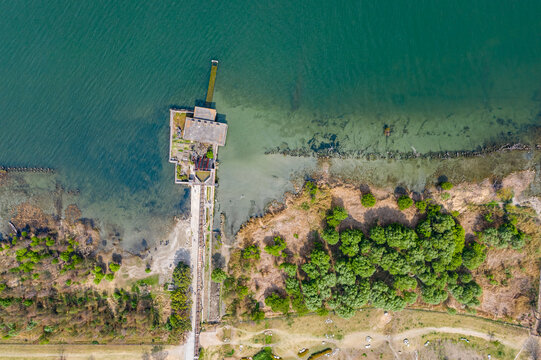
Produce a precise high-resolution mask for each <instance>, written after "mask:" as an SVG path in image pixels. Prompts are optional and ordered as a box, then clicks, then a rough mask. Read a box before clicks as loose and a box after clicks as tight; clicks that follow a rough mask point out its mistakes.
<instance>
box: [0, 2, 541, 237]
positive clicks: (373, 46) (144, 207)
mask: <svg viewBox="0 0 541 360" xmlns="http://www.w3.org/2000/svg"><path fill="white" fill-rule="evenodd" d="M0 13H1V14H2V21H0V79H1V81H0V109H1V110H2V111H1V113H0V128H1V131H2V141H1V142H0V163H2V164H6V165H24V166H49V167H54V168H56V169H58V170H59V175H58V176H59V179H58V181H59V182H61V183H62V184H63V185H65V186H66V187H67V188H72V189H75V188H76V189H80V190H81V195H80V196H79V199H78V203H79V205H80V207H81V208H82V209H83V214H84V215H85V216H87V217H95V218H97V219H99V220H101V221H102V222H103V223H107V224H109V227H111V226H112V227H113V228H120V229H121V230H122V232H123V233H124V234H125V237H126V238H127V239H128V240H129V241H128V243H129V244H131V245H132V246H136V245H137V244H138V243H139V242H140V241H141V239H142V238H149V237H150V238H151V237H153V236H154V237H156V236H158V237H159V236H161V235H159V233H160V229H161V230H163V229H162V226H163V227H165V226H167V224H169V223H170V222H166V221H162V222H155V219H162V220H163V219H164V218H168V219H170V218H171V217H172V216H173V215H178V214H181V213H183V212H184V211H185V206H186V196H187V194H186V192H185V190H184V189H182V188H181V187H178V186H174V185H173V182H172V177H173V169H172V166H171V165H169V164H168V163H167V162H166V160H167V148H168V144H167V141H168V129H167V126H168V118H167V111H168V107H169V106H170V105H191V104H193V103H194V101H195V100H197V99H201V98H203V97H204V95H205V91H206V85H207V79H208V71H209V61H210V59H212V58H216V59H218V60H220V67H219V70H218V80H217V87H216V98H215V100H216V105H217V108H218V110H219V112H221V113H224V114H226V120H227V122H228V123H229V126H230V132H229V137H228V144H227V146H226V147H225V148H224V149H223V150H222V151H221V153H220V160H221V169H220V174H219V178H220V191H219V199H220V204H221V209H222V210H223V211H226V212H230V213H233V212H235V213H234V214H233V215H232V216H233V218H234V219H235V220H234V223H235V224H233V223H232V224H231V226H232V227H231V228H232V230H234V228H236V227H237V226H238V224H240V222H241V221H242V219H243V218H244V217H245V216H246V215H248V214H255V213H258V212H260V211H261V209H262V207H263V205H264V204H265V202H267V201H269V200H271V199H273V198H276V197H279V196H280V195H281V193H282V192H283V191H284V190H287V189H291V188H292V186H291V183H290V181H289V179H290V177H291V176H292V174H293V175H295V174H296V175H299V176H302V173H303V172H304V171H306V170H310V169H313V168H314V166H316V165H315V161H314V160H313V159H297V158H283V157H280V156H265V155H264V152H265V151H266V150H268V149H270V148H276V147H280V148H281V149H285V148H289V149H314V148H315V149H317V148H321V147H328V146H333V147H336V148H339V149H340V150H341V151H346V152H355V151H358V150H363V151H368V152H385V151H390V150H398V151H411V150H412V147H413V148H414V149H415V151H418V152H425V151H434V150H438V151H440V150H458V149H473V148H476V147H477V146H479V145H482V144H485V143H489V142H495V141H496V142H497V141H506V140H509V139H512V140H516V139H519V140H520V139H521V138H522V137H523V136H524V134H526V133H527V132H528V130H529V129H530V126H532V125H535V124H538V123H539V117H538V115H537V114H538V113H539V111H540V107H541V91H540V90H541V89H540V88H541V82H540V80H541V63H540V62H539V59H540V58H541V20H540V18H539V16H538V15H539V14H540V13H541V2H539V1H526V0H524V1H520V2H517V1H488V0H486V1H475V2H469V1H452V2H451V1H441V2H434V1H415V2H394V3H393V2H384V1H355V2H353V1H333V2H330V1H321V0H318V1H311V2H303V1H288V2H275V1H264V2H260V1H245V2H242V1H228V2H224V1H222V2H204V1H181V2H179V1H159V2H136V1H115V2H110V1H92V2H90V1H88V2H87V1H32V2H27V3H22V2H8V1H4V2H1V3H0ZM384 124H389V125H391V126H392V129H393V134H392V136H391V137H390V138H389V139H385V138H384V137H383V136H382V128H383V125H384ZM226 169H229V170H226ZM233 169H234V170H233ZM239 178H241V181H240V182H239ZM150 224H153V225H150ZM158 225H159V226H158ZM104 227H105V226H104ZM156 234H158V235H156Z"/></svg>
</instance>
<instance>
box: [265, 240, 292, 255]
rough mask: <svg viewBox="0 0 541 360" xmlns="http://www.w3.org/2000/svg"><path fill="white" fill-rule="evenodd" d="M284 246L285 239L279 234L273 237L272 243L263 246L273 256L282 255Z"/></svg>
mask: <svg viewBox="0 0 541 360" xmlns="http://www.w3.org/2000/svg"><path fill="white" fill-rule="evenodd" d="M286 246H287V245H286V241H285V240H284V239H282V238H281V237H280V236H276V237H274V244H273V245H267V246H265V248H264V250H265V251H266V252H268V253H269V254H271V255H273V256H282V255H283V254H282V251H283V250H284V249H285V248H286Z"/></svg>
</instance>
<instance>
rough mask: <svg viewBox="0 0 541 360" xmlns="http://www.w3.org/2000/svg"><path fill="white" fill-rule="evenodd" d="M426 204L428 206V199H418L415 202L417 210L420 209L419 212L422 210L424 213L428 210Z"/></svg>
mask: <svg viewBox="0 0 541 360" xmlns="http://www.w3.org/2000/svg"><path fill="white" fill-rule="evenodd" d="M426 206H427V203H426V201H424V200H421V201H417V202H416V203H415V207H416V208H417V210H419V212H420V213H421V214H424V213H425V211H426Z"/></svg>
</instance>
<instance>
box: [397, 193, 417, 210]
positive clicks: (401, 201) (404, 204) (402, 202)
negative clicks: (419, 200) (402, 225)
mask: <svg viewBox="0 0 541 360" xmlns="http://www.w3.org/2000/svg"><path fill="white" fill-rule="evenodd" d="M397 204H398V208H399V209H400V210H402V211H404V210H406V209H407V208H409V207H411V206H412V205H413V200H412V199H411V198H410V197H409V196H408V195H402V196H400V197H399V198H398V201H397Z"/></svg>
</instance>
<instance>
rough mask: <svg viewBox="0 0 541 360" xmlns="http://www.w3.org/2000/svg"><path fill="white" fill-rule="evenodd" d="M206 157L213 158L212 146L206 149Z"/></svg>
mask: <svg viewBox="0 0 541 360" xmlns="http://www.w3.org/2000/svg"><path fill="white" fill-rule="evenodd" d="M207 158H209V159H214V152H213V151H212V148H209V149H208V150H207Z"/></svg>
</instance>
